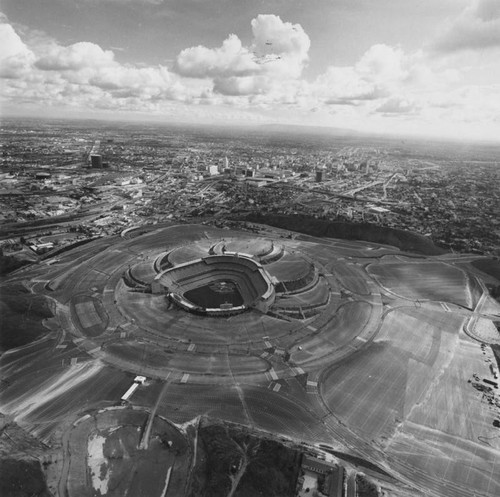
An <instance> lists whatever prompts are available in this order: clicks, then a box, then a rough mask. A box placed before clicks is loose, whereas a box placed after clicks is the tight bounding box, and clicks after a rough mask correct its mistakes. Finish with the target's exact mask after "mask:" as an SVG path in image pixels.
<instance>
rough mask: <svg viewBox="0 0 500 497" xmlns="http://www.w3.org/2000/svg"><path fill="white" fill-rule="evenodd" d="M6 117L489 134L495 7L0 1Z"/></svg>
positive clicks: (497, 39) (494, 114)
mask: <svg viewBox="0 0 500 497" xmlns="http://www.w3.org/2000/svg"><path fill="white" fill-rule="evenodd" d="M2 12H3V13H2V17H1V22H2V24H1V25H0V46H1V47H2V48H1V49H0V54H1V61H0V63H1V72H0V75H1V77H2V79H3V84H2V97H1V98H2V100H1V105H2V113H3V114H6V115H12V116H14V115H17V116H45V117H47V116H52V117H63V116H65V117H77V118H101V119H115V120H122V119H126V120H144V119H148V120H158V121H165V122H172V121H176V122H196V123H224V124H227V123H230V124H241V123H245V124H250V123H255V124H260V123H282V124H297V123H300V124H305V125H316V126H333V127H339V128H348V129H353V130H358V131H369V132H377V133H389V134H391V133H400V134H418V135H433V136H434V137H447V138H458V139H464V138H465V139H473V140H475V139H481V140H482V139H486V140H497V139H498V136H500V123H499V120H498V115H499V111H500V85H499V84H498V81H500V65H499V64H498V60H499V59H498V57H499V54H500V3H499V2H498V1H497V0H443V1H440V2H435V1H433V0H424V1H420V2H414V1H412V0H400V1H397V2H395V1H389V0H382V1H377V2H376V3H374V2H372V1H367V0H356V1H346V0H335V1H329V0H314V1H310V2H304V1H300V0H289V1H288V0H287V1H283V0H271V1H266V2H261V1H258V2H257V1H255V2H245V1H241V0H237V1H232V0H231V1H229V0H212V1H199V0H182V1H180V0H176V1H162V0H71V1H62V0H44V1H39V2H32V1H30V0H4V1H3V2H2Z"/></svg>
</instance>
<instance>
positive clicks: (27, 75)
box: [0, 18, 200, 110]
mask: <svg viewBox="0 0 500 497" xmlns="http://www.w3.org/2000/svg"><path fill="white" fill-rule="evenodd" d="M2 20H3V23H1V24H0V45H1V46H2V55H1V56H0V77H1V78H3V79H4V82H5V83H4V84H3V85H2V94H3V96H4V98H8V99H9V100H10V101H12V102H36V103H38V104H39V105H54V104H56V105H57V104H64V105H68V106H71V105H74V106H80V107H83V108H95V107H98V108H103V106H106V107H109V108H130V109H137V108H139V107H140V106H141V105H142V106H143V108H144V110H146V109H148V108H151V107H154V106H157V105H158V104H159V103H161V102H165V101H190V100H192V99H193V98H195V97H196V96H197V95H198V94H199V93H200V88H199V87H192V88H189V87H188V86H186V85H184V84H183V82H182V81H181V80H180V78H179V77H178V76H177V75H175V74H173V73H171V72H170V71H169V70H168V68H167V67H164V66H161V65H160V66H151V67H138V66H135V65H132V64H121V63H119V62H117V61H116V60H115V57H114V53H113V52H112V51H111V50H104V49H103V48H101V47H100V46H99V45H97V44H95V43H90V42H80V43H75V44H72V45H69V46H62V45H60V44H58V43H57V42H56V41H54V40H52V39H50V38H48V37H41V38H40V37H38V39H39V40H40V39H41V40H42V42H41V43H38V44H36V45H35V46H32V47H28V46H27V45H26V44H25V43H24V41H23V40H22V39H21V37H20V36H19V35H18V33H16V31H15V29H14V28H13V26H12V25H10V24H9V23H8V21H7V20H6V19H5V18H3V19H2Z"/></svg>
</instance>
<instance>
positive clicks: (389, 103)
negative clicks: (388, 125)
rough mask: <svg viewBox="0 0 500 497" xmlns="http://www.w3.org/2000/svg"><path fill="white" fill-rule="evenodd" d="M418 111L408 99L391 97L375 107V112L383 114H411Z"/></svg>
mask: <svg viewBox="0 0 500 497" xmlns="http://www.w3.org/2000/svg"><path fill="white" fill-rule="evenodd" d="M417 109H418V106H417V104H416V103H415V102H414V101H412V100H411V99H408V98H402V97H391V98H388V99H387V100H386V101H385V102H384V103H383V104H382V105H380V106H379V107H377V109H376V110H375V111H376V112H381V113H384V114H412V113H414V112H415V111H416V110H417Z"/></svg>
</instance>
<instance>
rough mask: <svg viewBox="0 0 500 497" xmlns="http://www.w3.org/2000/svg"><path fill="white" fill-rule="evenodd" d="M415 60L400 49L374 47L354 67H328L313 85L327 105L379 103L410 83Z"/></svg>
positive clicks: (381, 45) (316, 92) (378, 45)
mask: <svg viewBox="0 0 500 497" xmlns="http://www.w3.org/2000/svg"><path fill="white" fill-rule="evenodd" d="M413 59H414V57H413V56H408V55H405V54H404V53H403V51H402V50H401V49H400V48H398V47H391V46H388V45H383V44H377V45H373V46H372V47H370V48H369V49H368V50H367V51H366V52H365V53H364V54H363V55H362V56H361V58H360V59H359V61H358V62H357V63H356V64H354V65H353V66H347V67H339V66H330V67H328V68H327V70H326V71H325V72H324V73H323V74H321V75H320V76H318V78H317V79H316V81H315V82H314V83H313V89H314V92H315V94H316V95H317V96H318V98H320V99H322V100H323V101H324V102H325V103H327V104H333V105H349V104H354V105H357V104H359V102H360V101H371V100H379V99H382V98H385V97H388V96H390V95H391V93H393V92H395V91H396V90H398V89H400V87H401V86H403V85H405V84H407V83H408V81H409V78H410V75H411V74H412V69H413V67H414V65H415V62H414V60H413Z"/></svg>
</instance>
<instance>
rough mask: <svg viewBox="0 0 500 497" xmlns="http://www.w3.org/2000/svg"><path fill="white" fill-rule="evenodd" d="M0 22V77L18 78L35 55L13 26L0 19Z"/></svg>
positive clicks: (26, 69) (23, 73)
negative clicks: (1, 21) (0, 48)
mask: <svg viewBox="0 0 500 497" xmlns="http://www.w3.org/2000/svg"><path fill="white" fill-rule="evenodd" d="M2 20H3V21H4V22H3V23H2V24H0V46H1V47H2V50H1V51H0V77H2V78H12V79H15V78H20V77H22V76H23V75H25V74H26V72H27V71H28V69H29V66H30V65H31V63H32V62H33V60H34V58H35V56H34V54H33V52H32V51H31V50H30V49H29V48H28V47H27V46H26V45H25V44H24V43H23V41H22V40H21V38H20V37H19V35H18V34H17V33H16V32H15V30H14V28H13V27H12V26H11V25H10V24H8V23H7V22H6V19H5V18H3V19H2Z"/></svg>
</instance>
